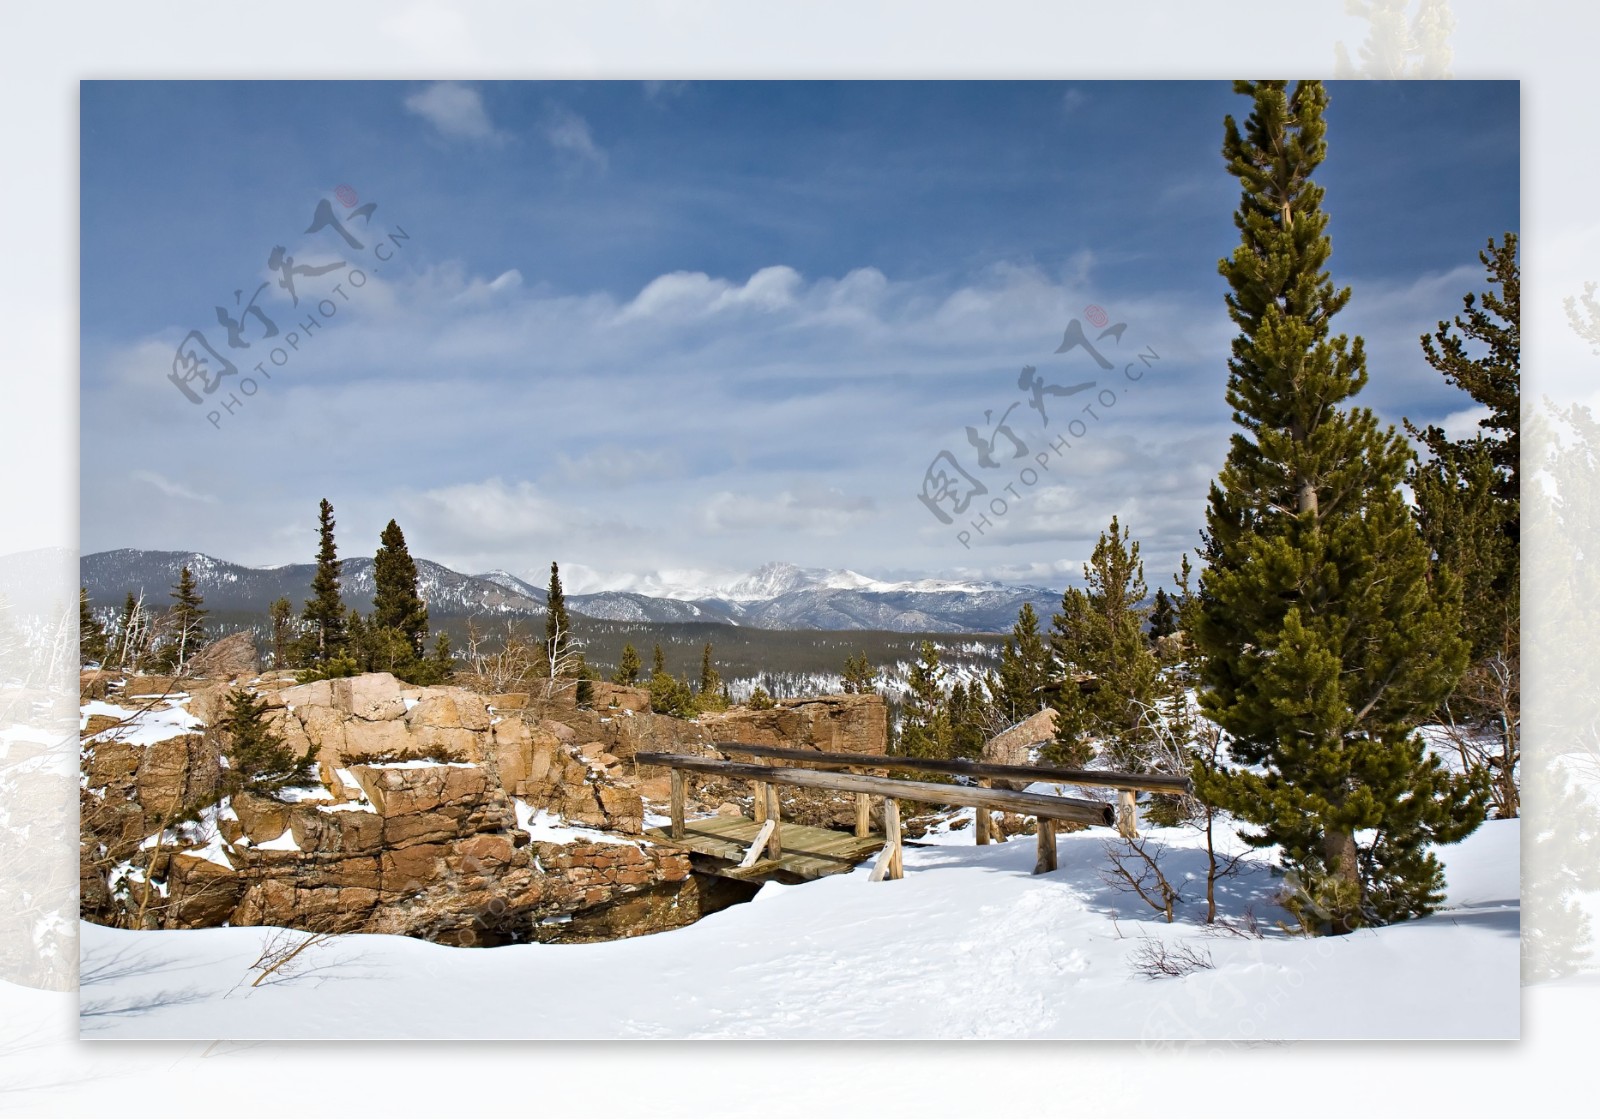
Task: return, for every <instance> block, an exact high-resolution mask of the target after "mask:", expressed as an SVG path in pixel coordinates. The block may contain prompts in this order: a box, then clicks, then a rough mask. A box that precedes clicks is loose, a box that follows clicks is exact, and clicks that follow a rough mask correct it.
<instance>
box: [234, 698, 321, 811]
mask: <svg viewBox="0 0 1600 1120" xmlns="http://www.w3.org/2000/svg"><path fill="white" fill-rule="evenodd" d="M266 711H267V701H266V700H265V698H262V699H257V698H255V697H253V696H251V695H250V693H248V692H246V691H245V690H244V689H234V690H233V691H232V692H230V693H229V694H228V697H227V713H226V715H224V716H223V718H222V719H221V720H220V721H219V722H218V726H219V727H220V728H221V729H222V730H223V731H225V732H227V734H228V747H227V752H226V753H227V758H228V765H227V768H226V769H224V770H223V771H222V782H221V792H222V794H223V795H225V796H226V795H232V794H236V793H254V794H258V795H260V796H262V797H270V798H273V799H281V795H282V793H283V791H284V790H286V789H292V788H294V787H296V786H308V785H311V784H312V783H314V782H315V781H316V774H315V769H314V767H315V763H316V758H317V749H316V747H315V746H308V747H307V748H306V753H305V754H303V755H296V754H295V753H294V751H292V750H291V749H289V747H287V746H285V745H284V742H283V740H282V739H281V738H280V737H279V736H278V735H277V734H276V733H274V732H273V731H272V729H271V728H270V727H268V726H267V720H266Z"/></svg>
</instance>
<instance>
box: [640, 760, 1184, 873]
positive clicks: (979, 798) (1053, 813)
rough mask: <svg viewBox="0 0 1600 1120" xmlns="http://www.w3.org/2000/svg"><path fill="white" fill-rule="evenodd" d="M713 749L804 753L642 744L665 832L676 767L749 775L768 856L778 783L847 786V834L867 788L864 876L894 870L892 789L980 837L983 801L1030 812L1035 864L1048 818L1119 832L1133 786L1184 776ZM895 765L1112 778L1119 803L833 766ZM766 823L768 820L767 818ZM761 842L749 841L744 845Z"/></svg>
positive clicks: (678, 810) (989, 774) (1050, 833)
mask: <svg viewBox="0 0 1600 1120" xmlns="http://www.w3.org/2000/svg"><path fill="white" fill-rule="evenodd" d="M715 746H716V749H717V750H719V751H721V752H723V753H724V754H742V755H748V756H753V757H756V758H773V759H785V760H790V761H795V762H802V763H804V765H803V766H763V765H756V764H751V763H744V762H730V761H727V760H725V759H714V758H704V757H701V756H699V755H681V754H665V753H659V752H654V751H641V752H640V753H638V754H637V755H635V756H634V759H635V761H636V762H638V763H639V764H641V765H645V766H665V767H668V768H669V770H670V771H671V777H672V826H671V830H670V832H669V833H668V835H669V836H671V837H672V838H673V839H682V838H683V835H684V813H685V802H686V791H685V786H684V774H685V773H699V774H710V775H720V776H722V777H728V778H744V779H749V780H750V781H751V782H753V783H754V785H755V797H754V806H755V808H754V816H755V821H756V823H757V824H760V825H762V830H761V832H760V834H759V836H760V837H761V838H763V839H764V842H765V845H766V849H767V855H768V857H769V858H771V859H777V858H779V857H780V856H781V855H782V852H783V839H782V826H781V822H780V821H779V812H778V796H777V789H776V787H777V786H796V787H800V788H804V789H822V790H834V791H838V792H843V793H854V794H855V795H856V835H858V836H866V835H868V834H869V832H870V812H871V804H870V800H869V799H870V798H871V797H874V796H877V797H882V798H883V799H884V851H883V854H882V855H881V856H880V857H879V859H878V863H877V865H876V867H875V868H874V871H873V878H875V879H877V878H893V879H897V878H899V877H900V876H901V874H903V864H902V859H901V850H900V844H901V837H900V811H899V810H900V807H899V801H900V799H906V800H911V801H922V802H930V803H934V804H943V805H961V806H966V807H970V808H974V809H977V810H978V813H977V817H978V828H977V833H978V843H980V844H985V843H988V840H989V835H988V834H989V829H988V827H987V825H988V824H989V811H990V810H994V809H998V810H1000V811H1001V812H1011V813H1019V814H1022V815H1025V816H1031V817H1034V818H1035V819H1036V820H1037V821H1038V831H1037V841H1038V859H1037V861H1036V863H1035V866H1034V871H1035V873H1040V874H1042V873H1044V872H1048V871H1054V870H1055V869H1056V867H1057V859H1056V822H1057V821H1071V822H1073V823H1075V824H1084V825H1105V826H1112V825H1116V826H1118V827H1119V828H1120V829H1121V830H1122V831H1123V832H1124V834H1128V833H1129V832H1130V831H1131V830H1133V829H1135V828H1136V827H1137V824H1136V821H1135V819H1134V816H1133V813H1134V808H1133V796H1134V792H1135V791H1137V790H1151V791H1155V792H1160V793H1184V792H1188V790H1189V781H1188V779H1187V778H1174V777H1168V776H1164V775H1155V774H1122V773H1115V772H1110V771H1098V770H1068V769H1063V768H1060V767H1050V766H1009V765H1004V764H1001V763H992V762H972V761H967V760H962V759H916V758H901V757H898V756H890V755H873V754H844V753H833V752H826V751H815V750H801V749H796V748H792V747H764V746H761V745H759V744H755V743H717V744H715ZM862 768H867V769H874V770H888V769H894V770H902V771H912V772H920V773H936V774H956V775H963V776H967V777H976V778H978V779H980V781H994V780H1002V781H1013V782H1016V781H1022V782H1057V783H1062V784H1075V785H1085V786H1097V787H1101V788H1111V789H1116V790H1119V791H1120V798H1121V800H1122V801H1123V804H1122V807H1121V812H1120V813H1119V812H1118V811H1117V810H1114V809H1113V808H1112V806H1111V805H1109V804H1107V803H1106V802H1103V801H1095V800H1092V799H1087V798H1079V797H1064V796H1060V795H1056V794H1044V793H1029V792H1026V791H1020V790H1011V789H993V788H990V787H987V786H984V785H978V786H963V785H953V784H949V783H944V782H923V781H912V780H909V779H905V778H891V777H888V776H884V775H871V774H854V773H839V772H837V771H840V770H850V769H862ZM769 824H770V825H771V827H770V828H768V827H767V825H769ZM759 846H760V841H758V844H757V845H754V846H752V849H751V850H752V852H754V851H755V850H756V848H758V847H759Z"/></svg>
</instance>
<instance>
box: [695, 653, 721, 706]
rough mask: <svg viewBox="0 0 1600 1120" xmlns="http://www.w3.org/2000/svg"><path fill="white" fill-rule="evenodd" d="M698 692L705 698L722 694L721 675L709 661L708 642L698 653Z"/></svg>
mask: <svg viewBox="0 0 1600 1120" xmlns="http://www.w3.org/2000/svg"><path fill="white" fill-rule="evenodd" d="M700 691H701V693H702V694H703V695H706V696H720V695H721V694H722V674H720V673H718V672H717V667H716V665H715V664H714V663H713V662H712V660H711V643H710V642H707V643H706V645H705V648H704V649H703V650H701V651H700Z"/></svg>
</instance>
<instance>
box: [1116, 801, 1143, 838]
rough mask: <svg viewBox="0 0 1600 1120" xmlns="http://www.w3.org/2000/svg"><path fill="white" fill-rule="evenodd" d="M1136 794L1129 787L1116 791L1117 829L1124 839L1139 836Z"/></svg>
mask: <svg viewBox="0 0 1600 1120" xmlns="http://www.w3.org/2000/svg"><path fill="white" fill-rule="evenodd" d="M1138 796H1139V795H1138V794H1137V793H1135V792H1134V791H1133V790H1131V789H1125V790H1119V791H1118V793H1117V831H1118V832H1119V833H1121V834H1122V838H1123V839H1124V840H1137V839H1138V838H1139V802H1138Z"/></svg>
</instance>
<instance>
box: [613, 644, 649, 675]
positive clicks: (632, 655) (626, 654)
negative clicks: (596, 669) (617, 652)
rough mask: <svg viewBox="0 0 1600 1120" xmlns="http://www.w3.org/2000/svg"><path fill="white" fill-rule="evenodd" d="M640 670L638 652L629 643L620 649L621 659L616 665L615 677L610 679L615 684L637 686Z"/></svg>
mask: <svg viewBox="0 0 1600 1120" xmlns="http://www.w3.org/2000/svg"><path fill="white" fill-rule="evenodd" d="M641 668H642V666H641V665H640V664H639V651H638V650H636V649H634V648H633V643H632V642H629V643H628V644H627V645H625V646H623V647H622V659H621V660H620V661H619V662H618V663H617V672H616V675H615V676H613V677H612V678H611V679H612V681H614V682H615V683H617V684H627V685H631V684H638V683H639V670H640V669H641Z"/></svg>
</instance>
